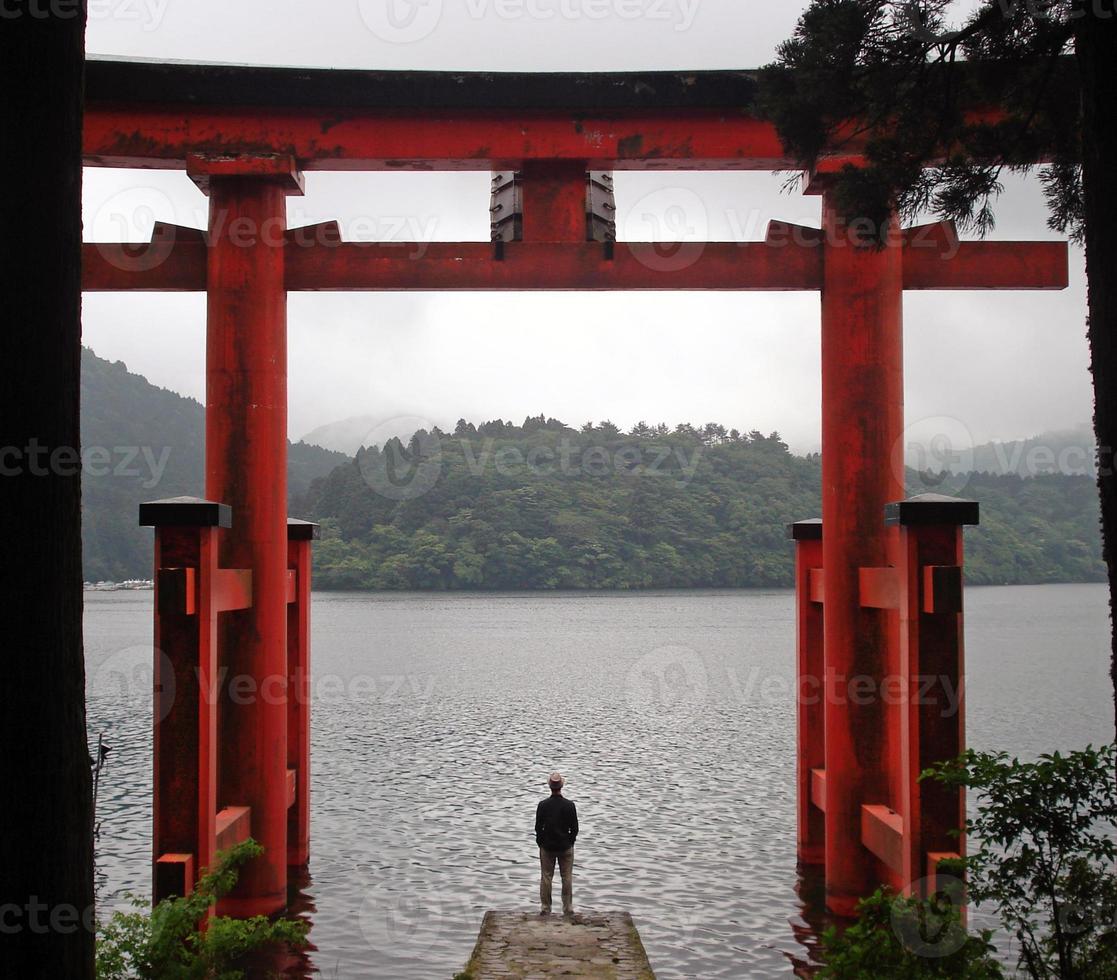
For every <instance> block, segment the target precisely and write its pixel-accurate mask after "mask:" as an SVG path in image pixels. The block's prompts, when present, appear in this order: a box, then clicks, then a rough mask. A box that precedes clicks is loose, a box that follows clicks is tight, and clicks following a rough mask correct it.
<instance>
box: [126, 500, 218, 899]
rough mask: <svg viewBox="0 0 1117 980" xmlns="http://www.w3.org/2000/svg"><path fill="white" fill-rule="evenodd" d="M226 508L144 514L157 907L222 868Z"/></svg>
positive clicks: (149, 507) (165, 504)
mask: <svg viewBox="0 0 1117 980" xmlns="http://www.w3.org/2000/svg"><path fill="white" fill-rule="evenodd" d="M230 519H231V515H230V511H229V508H228V507H226V506H225V505H224V504H218V503H214V502H212V501H208V500H199V499H197V498H193V497H180V498H175V499H171V500H161V501H155V502H152V503H147V504H142V505H141V506H140V523H141V524H142V525H145V526H148V527H154V528H155V529H156V530H155V657H154V688H155V691H154V693H155V698H154V705H155V716H154V740H153V744H154V760H153V776H154V788H153V793H152V811H153V812H152V819H153V823H152V835H151V845H152V861H153V868H152V881H153V888H152V891H153V896H152V897H153V900H154V901H155V902H159V901H161V900H162V899H164V898H168V897H170V896H172V895H188V894H190V892H191V890H192V889H193V886H194V881H195V879H196V878H197V876H198V874H199V873H200V872H201V870H202V869H203V868H211V867H212V866H213V857H214V848H215V841H216V833H217V831H216V817H217V698H216V690H215V685H216V681H217V612H218V605H217V598H218V596H217V593H218V582H217V579H218V576H219V572H218V562H217V547H218V541H217V539H218V530H219V528H227V527H229V524H230Z"/></svg>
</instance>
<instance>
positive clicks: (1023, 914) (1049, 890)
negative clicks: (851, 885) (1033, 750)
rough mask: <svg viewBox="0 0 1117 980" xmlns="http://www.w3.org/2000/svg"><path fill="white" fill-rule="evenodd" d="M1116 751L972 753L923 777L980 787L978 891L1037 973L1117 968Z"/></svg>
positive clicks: (1110, 973)
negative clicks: (1022, 755) (1030, 758)
mask: <svg viewBox="0 0 1117 980" xmlns="http://www.w3.org/2000/svg"><path fill="white" fill-rule="evenodd" d="M1115 767H1117V750H1115V748H1114V746H1112V745H1110V746H1105V747H1103V748H1100V749H1094V748H1093V747H1090V746H1088V747H1087V748H1086V749H1085V750H1083V751H1080V752H1071V753H1069V754H1067V755H1061V754H1059V753H1058V752H1056V753H1054V754H1053V755H1043V756H1040V758H1039V759H1038V760H1037V761H1035V762H1028V763H1024V762H1020V761H1019V760H1018V759H1009V758H1008V756H1007V755H1005V754H1004V753H996V754H992V753H982V752H974V751H972V750H971V751H969V752H967V753H965V754H964V755H963V756H961V757H960V758H959V759H957V760H954V761H952V762H949V763H943V764H940V765H938V766H935V767H934V768H932V769H930V770H928V771H927V772H926V773H924V774H923V777H922V778H929V779H935V780H938V781H939V782H942V783H944V784H946V785H947V786H952V787H957V786H965V787H967V788H969V789H973V790H976V791H977V792H978V800H977V816H976V817H974V818H973V819H971V820H970V821H968V823H967V826H966V831H967V834H968V838H969V840H970V841H971V846H976V850H973V851H972V852H971V854H970V855H969V856H968V857H966V858H965V859H964V861H963V862H962V865H963V867H964V868H965V871H966V874H967V880H968V887H969V892H970V895H971V897H972V898H973V899H974V900H975V901H977V902H980V903H984V904H988V905H990V906H992V907H994V908H996V909H997V911H998V913H999V914H1000V917H1001V921H1002V923H1003V924H1004V925H1005V927H1006V928H1007V929H1008V930H1010V931H1011V932H1012V933H1013V934H1014V935H1015V937H1016V938H1017V940H1018V941H1019V943H1020V956H1019V966H1020V968H1021V969H1022V970H1024V971H1025V972H1026V974H1027V975H1028V976H1030V977H1036V978H1044V980H1046V978H1052V977H1060V978H1064V980H1069V978H1074V980H1094V978H1103V977H1109V978H1111V977H1114V976H1117V925H1115V921H1114V916H1115V914H1117V875H1115V874H1114V871H1113V861H1114V858H1115V857H1117V844H1115V843H1114V831H1115V830H1117V783H1115V781H1114V771H1115Z"/></svg>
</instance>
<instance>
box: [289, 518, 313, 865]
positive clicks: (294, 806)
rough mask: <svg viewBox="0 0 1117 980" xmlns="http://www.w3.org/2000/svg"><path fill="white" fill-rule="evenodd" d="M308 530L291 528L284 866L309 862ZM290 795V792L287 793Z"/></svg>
mask: <svg viewBox="0 0 1117 980" xmlns="http://www.w3.org/2000/svg"><path fill="white" fill-rule="evenodd" d="M312 527H313V526H312V525H308V524H303V523H299V522H289V523H288V527H287V567H288V569H289V570H291V571H293V572H294V578H295V582H294V596H293V597H292V600H291V601H289V602H288V605H287V691H288V698H289V700H288V704H287V767H288V772H289V775H290V777H291V783H292V788H293V799H289V800H288V809H287V865H288V867H303V866H304V865H305V864H306V863H307V861H308V860H309V859H310V581H311V579H310V574H311V569H310V557H311V555H310V551H311V537H312V535H311V533H309V532H310V531H311V529H312ZM289 794H290V791H289Z"/></svg>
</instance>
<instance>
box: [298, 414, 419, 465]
mask: <svg viewBox="0 0 1117 980" xmlns="http://www.w3.org/2000/svg"><path fill="white" fill-rule="evenodd" d="M429 425H430V423H429V422H426V421H425V420H423V419H420V418H415V417H413V416H407V415H401V416H398V417H395V418H388V419H385V418H384V417H383V416H381V415H354V416H352V417H351V418H347V419H339V420H338V421H336V422H327V423H326V424H325V425H320V426H318V428H317V429H312V430H311V431H310V432H308V433H306V435H304V436H303V442H309V443H312V444H313V445H315V446H324V447H325V448H326V449H332V450H334V451H335V452H339V453H344V454H345V455H346V456H349V457H353V456H355V455H356V454H357V450H358V449H367V448H370V447H372V446H377V447H383V445H384V443H386V442H387V441H388V440H389V439H410V438H411V434H412V433H413V432H414V431H415V430H416V429H419V428H425V427H428V426H429Z"/></svg>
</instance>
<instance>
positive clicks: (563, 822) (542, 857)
mask: <svg viewBox="0 0 1117 980" xmlns="http://www.w3.org/2000/svg"><path fill="white" fill-rule="evenodd" d="M564 782H565V780H564V779H563V778H562V774H561V773H557V772H553V773H551V776H550V778H549V779H548V780H547V783H548V785H549V786H550V787H551V795H550V798H548V799H546V800H540V801H539V806H538V807H536V810H535V843H536V844H538V845H539V866H540V868H541V869H542V872H543V875H542V877H541V878H540V880H539V903H540V905H541V906H542V908H541V910H540V914H541V915H548V914H550V911H551V882H552V881H553V880H554V877H555V862H556V861H557V862H558V866H559V872H560V873H561V874H562V911H563V914H565V915H571V914H572V913H573V912H574V882H573V877H574V840H575V838H577V836H578V810H577V808H576V807H575V806H574V802H573V801H572V800H568V799H567V798H566V797H565V796H563V795H562V786H563V783H564Z"/></svg>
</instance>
